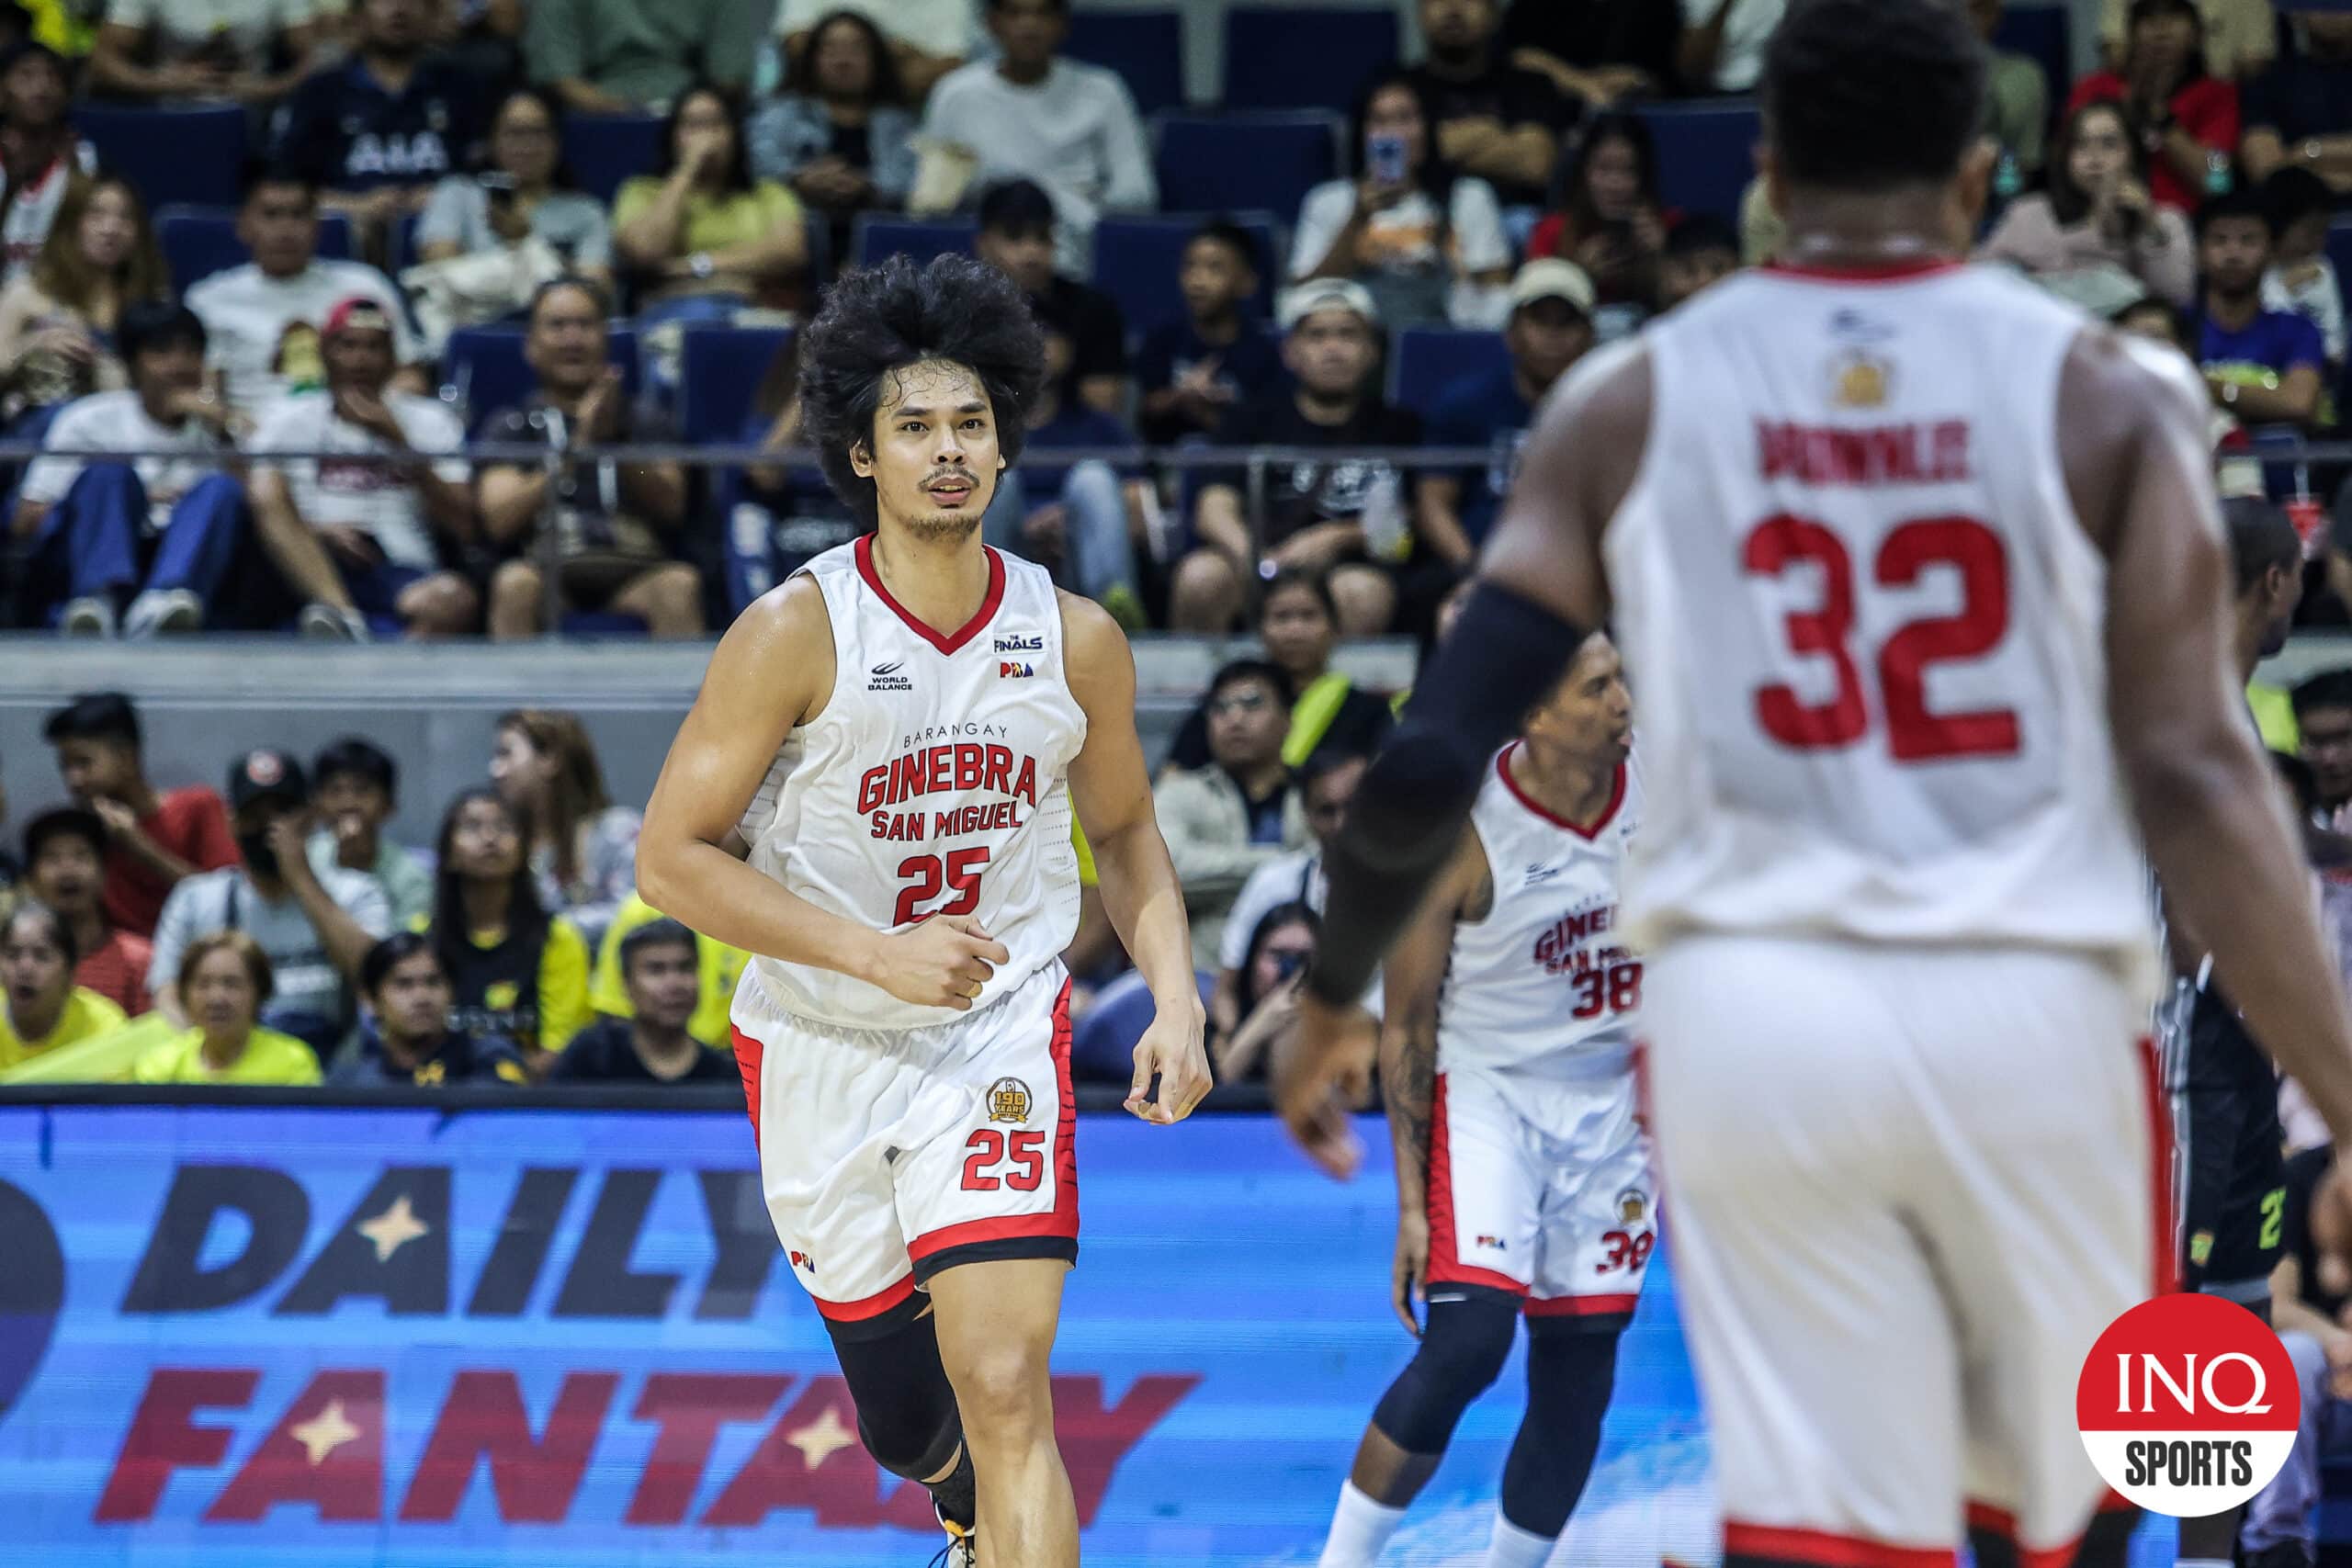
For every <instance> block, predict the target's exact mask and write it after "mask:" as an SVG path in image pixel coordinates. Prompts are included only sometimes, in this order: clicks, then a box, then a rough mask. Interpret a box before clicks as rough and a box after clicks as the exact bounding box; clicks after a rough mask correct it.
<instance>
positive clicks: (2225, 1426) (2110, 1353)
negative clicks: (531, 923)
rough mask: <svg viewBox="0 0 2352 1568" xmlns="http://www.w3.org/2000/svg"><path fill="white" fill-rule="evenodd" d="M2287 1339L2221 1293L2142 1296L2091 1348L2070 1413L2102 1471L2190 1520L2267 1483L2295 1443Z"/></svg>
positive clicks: (2119, 1487) (2148, 1505)
mask: <svg viewBox="0 0 2352 1568" xmlns="http://www.w3.org/2000/svg"><path fill="white" fill-rule="evenodd" d="M2301 1416H2302V1395H2301V1390H2300V1389H2298V1388H2297V1386H2296V1382H2295V1365H2294V1362H2293V1361H2291V1360H2290V1359H2288V1355H2287V1348H2286V1347H2285V1346H2284V1345H2281V1344H2280V1343H2279V1342H2278V1336H2277V1335H2276V1334H2273V1333H2272V1332H2271V1331H2270V1329H2269V1328H2268V1327H2267V1325H2265V1324H2264V1323H2263V1321H2262V1320H2261V1319H2260V1318H2258V1317H2256V1316H2255V1315H2254V1314H2252V1313H2250V1312H2248V1311H2246V1309H2245V1308H2244V1307H2242V1306H2239V1305H2238V1304H2237V1303H2234V1302H2228V1301H2223V1300H2222V1298H2221V1297H2219V1296H2207V1295H2170V1296H2159V1297H2157V1298H2156V1299H2155V1300H2154V1301H2150V1302H2143V1303H2141V1304H2140V1305H2138V1306H2135V1307H2133V1308H2132V1309H2131V1311H2129V1312H2127V1313H2125V1314H2123V1315H2122V1316H2120V1317H2119V1318H2117V1319H2116V1320H2115V1321H2114V1322H2113V1323H2110V1324H2109V1325H2107V1332H2105V1333H2104V1334H2101V1335H2100V1336H2099V1337H2098V1343H2097V1344H2095V1345H2093V1346H2092V1347H2091V1353H2090V1355H2089V1356H2088V1357H2087V1358H2086V1359H2085V1360H2084V1362H2083V1371H2082V1376H2081V1377H2080V1378H2079V1379H2078V1380H2076V1382H2075V1424H2076V1425H2077V1426H2078V1427H2081V1429H2082V1434H2083V1447H2084V1448H2085V1449H2086V1450H2088V1452H2089V1454H2090V1456H2091V1463H2092V1464H2093V1465H2095V1466H2097V1467H2098V1472H2099V1476H2100V1478H2101V1479H2102V1480H2104V1481H2105V1482H2106V1483H2108V1484H2109V1486H2112V1487H2113V1488H2115V1490H2116V1491H2117V1492H2119V1493H2120V1494H2121V1495H2123V1496H2124V1497H2125V1498H2127V1499H2128V1500H2130V1501H2131V1502H2132V1503H2135V1504H2137V1505H2139V1506H2141V1507H2143V1508H2145V1509H2147V1510H2148V1511H2149V1512H2151V1513H2157V1514H2169V1515H2171V1516H2173V1517H2176V1518H2198V1517H2203V1516H2205V1515H2208V1514H2218V1513H2221V1512H2222V1511H2223V1510H2225V1509H2229V1508H2234V1507H2236V1506H2238V1505H2240V1504H2242V1503H2244V1502H2245V1501H2246V1500H2247V1499H2248V1498H2250V1497H2252V1496H2253V1495H2255V1494H2256V1493H2257V1492H2259V1491H2261V1490H2262V1489H2263V1488H2264V1487H2265V1486H2267V1485H2269V1484H2270V1483H2271V1481H2272V1479H2273V1478H2274V1477H2276V1476H2277V1475H2278V1472H2279V1470H2280V1468H2281V1467H2282V1466H2284V1465H2285V1464H2286V1462H2287V1455H2288V1452H2289V1450H2291V1449H2292V1448H2293V1447H2294V1444H2295V1430H2296V1425H2297V1423H2298V1422H2299V1421H2300V1420H2301Z"/></svg>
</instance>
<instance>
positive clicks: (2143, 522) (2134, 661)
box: [2061, 333, 2352, 1149]
mask: <svg viewBox="0 0 2352 1568" xmlns="http://www.w3.org/2000/svg"><path fill="white" fill-rule="evenodd" d="M2061 401H2062V404H2063V406H2064V407H2065V408H2066V409H2067V410H2069V411H2070V412H2069V420H2068V424H2067V428H2066V431H2065V434H2064V438H2063V439H2064V447H2065V458H2066V465H2067V481H2068V485H2069V487H2070V489H2071V490H2072V491H2073V492H2074V495H2075V507H2076V511H2077V513H2078V514H2079V515H2080V516H2081V517H2082V518H2083V520H2084V522H2085V525H2086V527H2088V528H2089V529H2090V530H2091V531H2092V534H2093V536H2094V538H2095V539H2096V540H2097V542H2098V544H2099V545H2100V546H2101V547H2102V548H2103V549H2104V550H2105V551H2106V554H2107V557H2108V560H2109V582H2108V617H2107V657H2108V681H2109V692H2108V707H2109V716H2110V720H2111V723H2112V726H2113V728H2114V732H2115V737H2116V742H2117V746H2118V749H2119V751H2120V757H2121V760H2122V763H2123V767H2124V770H2125V773H2126V776H2127V778H2128V781H2129V784H2130V786H2131V795H2132V797H2133V803H2134V805H2135V807H2136V808H2137V811H2138V815H2139V819H2140V826H2141V831H2142V833H2143V836H2144V838H2145V840H2146V843H2147V849H2148V855H2149V858H2150V859H2151V860H2152V861H2153V862H2154V863H2155V867H2156V874H2157V875H2158V876H2159V877H2160V878H2161V879H2162V880H2163V883H2164V886H2165V892H2166V894H2167V896H2168V897H2169V898H2170V899H2171V900H2172V901H2173V903H2174V904H2175V905H2176V906H2177V908H2179V909H2180V910H2181V911H2182V912H2183V914H2185V915H2186V916H2187V918H2188V921H2189V923H2190V924H2191V926H2192V927H2193V928H2194V929H2195V931H2197V932H2198V933H2199V940H2200V941H2202V942H2207V943H2209V944H2210V945H2211V949H2212V953H2213V960H2214V964H2215V967H2216V968H2217V969H2218V970H2219V972H2220V975H2221V977H2222V983H2223V985H2224V986H2225V987H2227V989H2228V991H2229V994H2230V997H2231V998H2232V999H2233V1001H2236V1002H2238V1003H2239V1004H2240V1005H2241V1007H2242V1008H2243V1010H2244V1011H2245V1020H2246V1023H2247V1026H2248V1028H2249V1029H2250V1030H2251V1032H2253V1034H2254V1036H2255V1038H2256V1039H2258V1040H2260V1041H2262V1042H2263V1043H2265V1044H2267V1046H2268V1047H2269V1048H2270V1050H2271V1052H2272V1053H2273V1054H2274V1055H2276V1056H2277V1058H2278V1065H2279V1066H2280V1067H2281V1068H2282V1069H2284V1070H2285V1071H2286V1072H2287V1073H2289V1074H2290V1075H2291V1076H2292V1077H2295V1078H2296V1079H2297V1080H2298V1081H2299V1082H2301V1084H2302V1086H2303V1088H2304V1089H2305V1090H2306V1091H2307V1092H2308V1093H2309V1094H2310V1095H2311V1098H2312V1104H2313V1105H2314V1106H2315V1107H2316V1108H2317V1109H2318V1110H2319V1111H2320V1114H2321V1115H2322V1116H2324V1118H2325V1119H2326V1121H2327V1124H2328V1127H2329V1130H2330V1131H2331V1132H2332V1133H2333V1134H2335V1139H2336V1144H2337V1146H2338V1147H2339V1149H2342V1148H2345V1147H2346V1146H2347V1145H2352V1027H2347V1022H2346V1011H2345V1000H2344V996H2343V993H2342V989H2341V987H2340V986H2339V985H2338V983H2337V981H2336V979H2335V964H2334V963H2333V962H2332V960H2331V959H2330V958H2329V956H2328V953H2327V950H2326V947H2325V944H2324V939H2323V938H2322V936H2321V934H2320V930H2319V924H2318V921H2317V919H2316V917H2315V914H2314V911H2313V908H2312V901H2311V897H2310V891H2309V873H2308V871H2307V870H2306V868H2305V864H2304V860H2303V855H2302V852H2301V847H2300V845H2299V844H2298V842H2297V840H2296V838H2295V834H2294V830H2293V829H2292V827H2291V825H2290V823H2289V821H2288V819H2287V813H2286V808H2285V807H2284V806H2283V805H2282V804H2281V802H2280V800H2279V796H2278V791H2277V790H2276V789H2275V788H2274V787H2273V786H2272V784H2271V781H2270V771H2269V769H2268V768H2267V766H2266V764H2265V762H2264V761H2263V758H2262V755H2261V752H2260V750H2259V748H2258V746H2257V744H2256V739H2255V738H2254V735H2253V733H2252V731H2251V729H2250V728H2248V726H2247V725H2246V723H2245V718H2244V716H2243V713H2242V711H2241V709H2242V703H2241V699H2240V696H2239V694H2238V693H2237V691H2236V689H2235V671H2234V667H2233V659H2232V654H2231V648H2232V634H2231V622H2230V615H2229V602H2228V593H2227V590H2226V588H2225V586H2224V585H2225V584H2226V583H2227V582H2228V581H2229V578H2230V570H2229V563H2228V560H2227V558H2226V556H2225V552H2224V551H2223V549H2222V532H2221V525H2220V520H2219V518H2218V516H2217V514H2216V513H2215V509H2214V502H2213V488H2212V483H2211V478H2210V477H2209V476H2210V473H2211V455H2210V452H2209V449H2208V443H2207V437H2206V412H2205V409H2204V406H2203V400H2202V397H2201V389H2199V388H2198V387H2197V385H2196V383H2195V381H2194V380H2193V378H2190V377H2188V376H2187V375H2185V374H2184V375H2182V376H2180V377H2178V378H2174V377H2171V376H2169V375H2165V374H2164V373H2161V372H2157V371H2154V370H2152V369H2150V368H2147V367H2144V366H2143V364H2142V362H2140V361H2138V360H2137V359H2135V358H2132V357H2131V356H2130V355H2128V354H2127V353H2126V351H2124V350H2123V349H2122V348H2121V347H2120V344H2118V343H2116V342H2115V340H2113V339H2112V338H2110V337H2109V336H2107V335H2106V334H2104V333H2099V334H2094V335H2088V336H2086V339H2085V340H2084V341H2083V342H2081V343H2080V344H2078V345H2077V346H2076V348H2075V350H2074V352H2073V354H2072V355H2071V356H2070V358H2069V361H2068V364H2067V367H2066V370H2065V374H2064V381H2063V382H2062V390H2061ZM2102 497H2108V498H2112V499H2111V500H2109V501H2107V502H2105V503H2104V504H2102V503H2101V502H2100V499H2099V498H2102Z"/></svg>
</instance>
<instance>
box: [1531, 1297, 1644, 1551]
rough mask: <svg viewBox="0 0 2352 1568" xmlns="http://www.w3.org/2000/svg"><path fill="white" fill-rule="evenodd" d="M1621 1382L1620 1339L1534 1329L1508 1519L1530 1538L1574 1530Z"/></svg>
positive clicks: (1607, 1334) (1604, 1334) (1612, 1335)
mask: <svg viewBox="0 0 2352 1568" xmlns="http://www.w3.org/2000/svg"><path fill="white" fill-rule="evenodd" d="M1555 1321H1558V1320H1555ZM1616 1377H1617V1336H1616V1335H1615V1334H1613V1333H1599V1334H1595V1333H1577V1332H1574V1331H1569V1332H1555V1331H1551V1330H1548V1329H1538V1328H1533V1327H1531V1328H1530V1330H1529V1333H1528V1339H1527V1414H1526V1415H1525V1416H1523V1417H1521V1420H1520V1423H1519V1437H1518V1438H1517V1439H1516V1440H1514V1441H1513V1442H1512V1444H1511V1446H1510V1458H1509V1459H1508V1460H1506V1461H1503V1491H1502V1513H1503V1517H1505V1518H1507V1519H1509V1520H1510V1522H1511V1523H1512V1524H1514V1525H1517V1526H1518V1527H1519V1528H1520V1529H1523V1530H1525V1531H1527V1532H1528V1534H1530V1535H1540V1536H1556V1535H1558V1534H1559V1533H1560V1532H1561V1531H1562V1530H1563V1529H1566V1528H1567V1523H1568V1516H1569V1515H1570V1514H1571V1513H1574V1512H1575V1511H1576V1506H1577V1498H1578V1497H1580V1496H1582V1495H1584V1483H1585V1481H1586V1480H1587V1478H1589V1476H1590V1475H1591V1474H1592V1461H1593V1456H1594V1455H1595V1454H1597V1453H1599V1452H1600V1418H1601V1417H1602V1416H1605V1415H1607V1414H1608V1413H1609V1393H1610V1390H1611V1387H1613V1386H1614V1384H1615V1382H1616Z"/></svg>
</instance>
